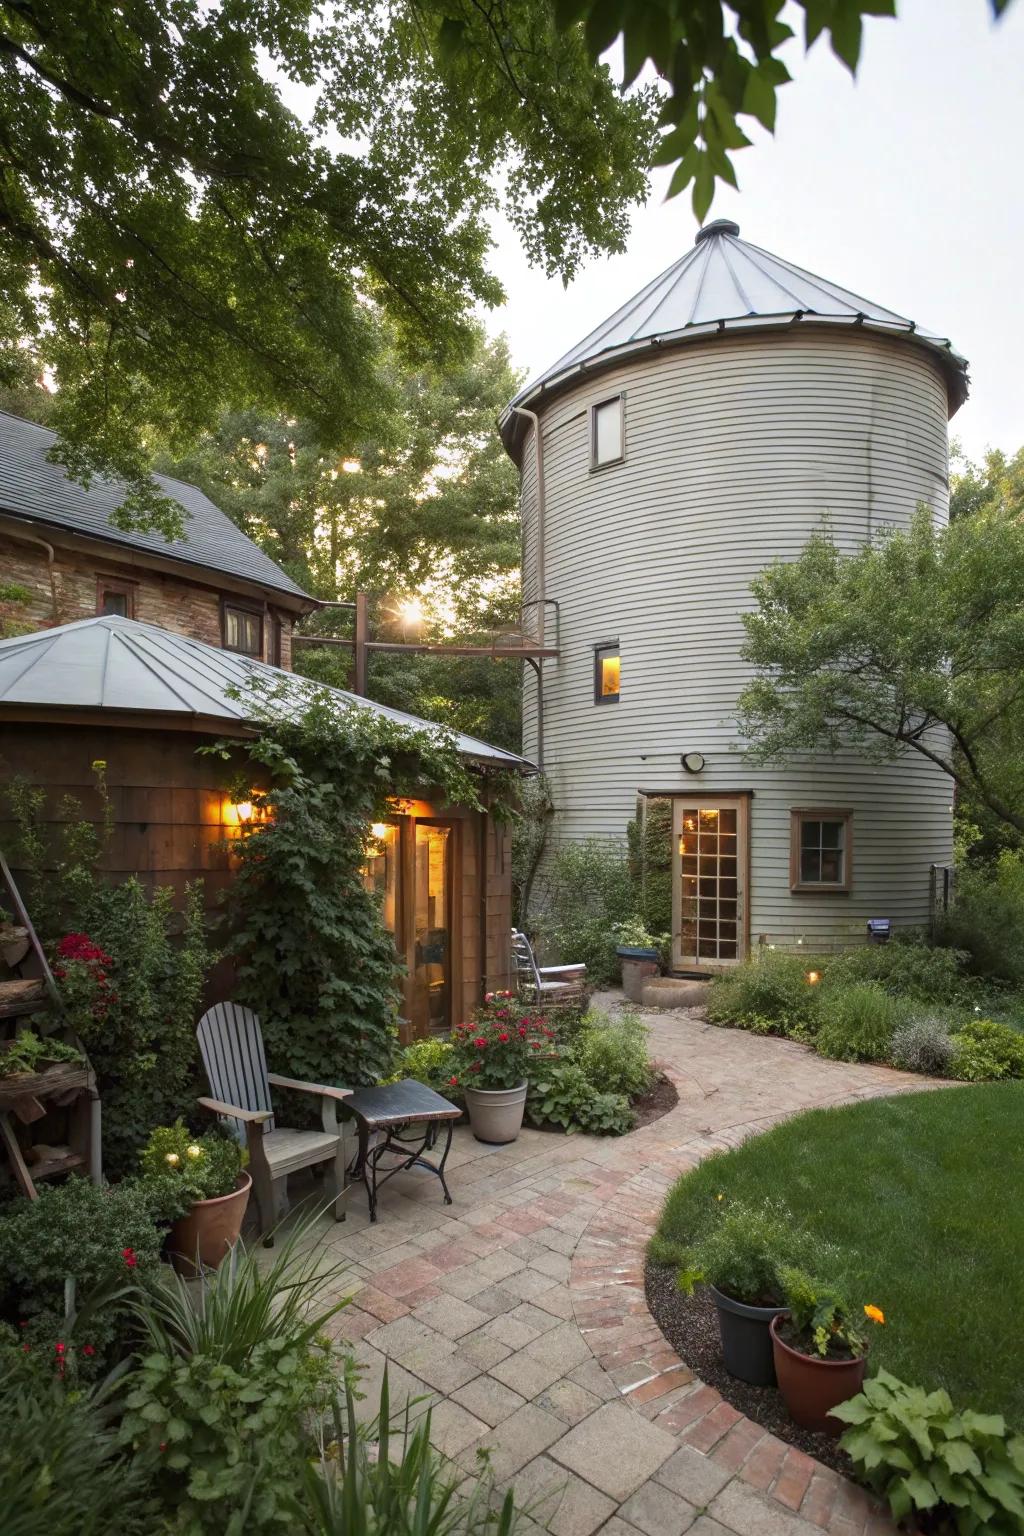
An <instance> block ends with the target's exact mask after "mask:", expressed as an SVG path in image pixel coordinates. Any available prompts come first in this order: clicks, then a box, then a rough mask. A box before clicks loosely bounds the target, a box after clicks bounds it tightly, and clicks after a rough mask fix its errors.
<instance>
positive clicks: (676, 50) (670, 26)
mask: <svg viewBox="0 0 1024 1536" xmlns="http://www.w3.org/2000/svg"><path fill="white" fill-rule="evenodd" d="M989 3H990V6H991V9H992V12H993V14H994V15H995V16H999V15H1001V14H1002V12H1003V11H1005V10H1007V9H1008V8H1009V5H1010V3H1011V0H989ZM554 6H555V14H556V15H557V17H558V19H559V21H560V23H561V24H562V25H563V26H573V25H577V24H579V23H580V22H582V24H583V27H584V34H585V37H586V41H587V46H588V48H589V50H590V55H591V57H592V58H593V59H595V60H597V59H599V58H600V57H601V55H602V54H603V53H604V52H605V51H606V50H607V49H608V48H610V47H611V46H612V44H613V43H614V42H615V41H616V40H617V39H621V41H622V46H623V59H624V71H623V73H624V82H625V84H627V85H629V84H630V83H632V82H633V81H635V80H636V79H637V77H638V76H639V75H640V73H641V71H642V70H643V69H644V67H645V66H646V65H647V64H651V65H653V67H654V69H655V70H656V71H657V73H658V74H659V75H660V76H661V77H662V80H663V81H664V82H665V85H666V88H667V91H666V96H667V99H666V100H665V103H664V107H663V109H662V113H661V119H660V123H661V127H662V129H663V133H662V136H661V140H660V143H659V144H658V147H657V150H656V152H655V155H654V164H655V165H672V166H675V171H674V172H673V175H672V180H671V182H670V184H669V192H668V195H669V197H675V196H676V195H677V194H678V193H680V192H682V191H683V190H684V188H686V187H688V186H690V185H691V184H692V186H693V194H692V196H693V210H694V212H695V214H696V215H697V218H698V219H699V220H700V221H703V219H704V216H705V215H706V213H707V211H708V209H709V208H710V207H711V203H712V200H713V198H714V195H715V185H716V183H717V182H720V181H722V182H725V183H727V185H729V186H730V187H735V186H736V173H735V170H734V169H733V164H732V158H731V157H732V154H733V152H734V151H735V150H738V149H744V148H746V146H747V145H749V143H750V140H749V138H748V137H747V135H746V133H745V132H744V130H743V128H742V127H741V126H740V122H739V119H740V118H745V119H747V122H748V126H749V125H751V124H753V123H757V124H759V125H760V126H761V127H762V128H766V129H767V130H768V132H769V133H773V132H774V131H775V114H776V108H777V104H778V92H779V88H780V86H783V85H785V84H786V83H787V82H788V81H789V80H790V79H791V78H792V77H791V75H790V73H789V70H788V68H787V66H786V64H785V63H784V62H783V60H782V58H781V57H780V55H781V53H782V51H783V49H785V47H786V45H787V44H788V43H790V42H791V41H792V40H793V39H794V38H795V36H796V33H795V31H794V29H793V27H791V26H789V25H788V24H787V22H786V21H784V20H783V19H782V16H783V13H784V12H787V13H788V14H789V17H790V19H792V20H794V21H799V20H800V19H801V16H800V13H801V12H802V21H803V41H804V47H805V49H809V48H810V47H811V46H812V44H814V43H815V42H816V41H817V40H818V38H819V37H821V36H823V35H824V36H827V37H828V40H829V43H830V46H831V48H832V52H833V53H834V54H835V56H836V58H838V59H840V60H841V61H842V63H843V64H845V65H846V67H847V69H848V70H849V71H850V73H851V75H855V74H856V72H857V65H858V63H859V60H860V54H861V46H862V43H863V35H864V21H865V18H867V17H872V16H895V15H896V0H792V3H791V4H788V3H787V0H642V3H640V4H638V3H637V0H554Z"/></svg>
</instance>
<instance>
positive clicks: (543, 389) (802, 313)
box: [502, 219, 967, 439]
mask: <svg viewBox="0 0 1024 1536" xmlns="http://www.w3.org/2000/svg"><path fill="white" fill-rule="evenodd" d="M801 321H803V322H808V323H812V324H815V325H842V326H851V327H853V326H857V327H860V328H862V329H864V330H872V331H883V332H887V333H889V334H894V335H903V336H906V337H907V338H909V339H910V340H912V341H913V342H915V343H916V344H918V345H923V346H925V347H927V348H929V349H930V350H932V351H934V352H936V353H937V354H938V355H939V359H940V361H941V363H942V365H943V368H944V371H945V373H946V376H947V381H948V386H949V397H950V413H951V414H952V412H953V411H955V410H956V409H957V408H958V406H960V405H962V404H963V401H964V400H965V399H966V397H967V363H966V360H965V359H964V358H962V357H960V356H959V355H958V354H957V353H956V352H954V350H953V346H952V343H951V342H950V341H949V340H948V338H946V337H943V336H938V335H935V334H934V333H932V332H931V331H926V330H921V329H920V328H919V327H918V326H917V324H916V323H915V322H914V321H913V320H908V319H907V318H906V316H905V315H898V314H896V313H895V311H894V310H891V309H886V308H885V307H884V305H881V304H875V303H874V302H872V300H870V299H864V298H862V297H861V296H860V295H859V294H856V293H851V292H850V291H849V289H847V288H841V287H840V286H839V285H838V283H832V282H829V281H828V280H827V279H826V278H823V277H816V276H815V274H814V273H813V272H806V271H804V269H803V268H802V267H797V266H794V265H793V263H792V262H791V261H785V260H783V258H782V257H781V256H773V255H772V253H771V252H770V251H765V250H762V248H761V247H760V246H758V245H751V244H750V242H749V241H747V240H741V239H740V230H739V225H738V224H734V223H732V221H731V220H729V219H715V220H714V222H713V223H711V224H708V225H706V226H705V227H704V228H703V229H702V230H700V231H699V233H698V235H697V238H696V240H695V241H694V244H693V246H692V248H691V249H690V250H688V251H687V252H686V254H685V256H682V257H680V259H679V260H678V261H675V262H673V263H672V265H671V266H670V267H669V268H668V269H667V270H666V271H664V272H662V273H661V275H660V276H659V277H656V278H654V279H653V281H652V282H650V283H648V284H647V286H646V287H645V288H642V289H641V290H640V292H639V293H638V294H636V295H635V296H634V297H633V298H631V299H629V300H628V301H627V302H626V303H625V304H623V305H622V306H621V308H619V309H617V310H616V311H615V313H614V314H612V315H609V317H608V319H607V320H604V321H602V323H601V324H600V325H599V326H597V327H596V328H595V329H594V330H593V331H591V332H590V334H589V336H585V337H584V338H583V340H582V341H580V342H578V343H577V344H576V346H574V347H572V348H570V350H569V351H568V352H566V353H565V354H564V356H562V357H560V358H559V359H558V361H557V362H556V363H553V364H552V366H551V367H550V368H548V369H546V370H545V371H544V372H543V373H542V374H540V375H539V376H538V377H537V378H535V379H532V380H531V381H530V383H529V384H527V385H526V387H525V388H524V389H522V390H521V391H520V392H519V394H518V395H517V396H516V397H515V399H514V400H513V401H512V403H511V405H510V406H509V408H508V410H507V411H506V412H505V415H504V417H503V419H502V425H503V428H504V429H505V432H506V439H508V437H509V436H510V435H511V433H510V430H509V429H510V428H511V427H512V426H513V423H514V420H515V417H514V411H513V408H514V407H515V406H522V405H525V406H532V405H534V404H535V402H537V401H538V400H542V399H544V398H545V397H547V396H548V395H550V394H552V393H554V392H556V391H557V390H560V389H562V388H565V387H567V386H568V385H570V384H571V383H573V382H575V381H576V380H577V379H578V378H579V376H580V375H581V374H585V373H589V372H591V371H594V370H596V369H598V368H602V367H611V366H613V365H614V364H616V363H618V362H620V361H622V360H623V359H625V358H628V357H629V356H630V355H631V354H634V353H638V352H642V351H644V350H647V349H649V348H651V347H665V346H673V345H676V344H681V343H683V342H686V341H690V340H696V339H697V338H699V337H707V336H713V335H715V334H719V333H724V332H729V333H737V332H742V331H750V330H764V329H767V328H769V327H773V326H778V325H782V326H791V325H794V324H797V323H799V322H801Z"/></svg>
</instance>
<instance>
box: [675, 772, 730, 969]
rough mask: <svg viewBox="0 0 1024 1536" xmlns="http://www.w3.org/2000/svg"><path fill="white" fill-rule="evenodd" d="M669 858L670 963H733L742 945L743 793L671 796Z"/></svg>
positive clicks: (696, 966)
mask: <svg viewBox="0 0 1024 1536" xmlns="http://www.w3.org/2000/svg"><path fill="white" fill-rule="evenodd" d="M672 861H673V862H672V867H673V879H672V964H673V967H674V968H675V969H676V970H690V969H694V970H696V969H700V970H704V969H709V970H718V969H719V968H721V967H727V966H730V965H735V963H736V962H737V961H738V960H742V959H743V956H744V953H745V950H746V941H745V916H746V898H747V893H746V881H747V799H746V796H738V797H736V798H735V799H732V798H728V797H722V798H716V797H713V796H707V797H704V796H694V797H693V798H692V799H690V798H682V797H681V798H679V799H677V800H675V802H674V811H673V818H672Z"/></svg>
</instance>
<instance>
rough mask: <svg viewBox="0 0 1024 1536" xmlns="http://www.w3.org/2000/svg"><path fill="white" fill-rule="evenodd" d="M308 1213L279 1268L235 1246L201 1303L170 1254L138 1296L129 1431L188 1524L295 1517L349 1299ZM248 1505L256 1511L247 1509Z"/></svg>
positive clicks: (124, 1427) (264, 1528)
mask: <svg viewBox="0 0 1024 1536" xmlns="http://www.w3.org/2000/svg"><path fill="white" fill-rule="evenodd" d="M311 1231H312V1223H310V1222H306V1223H304V1224H302V1225H301V1226H300V1227H299V1228H298V1229H296V1231H295V1232H294V1233H293V1234H292V1236H291V1237H290V1238H289V1240H288V1242H287V1243H286V1244H285V1246H284V1247H283V1248H282V1249H281V1250H280V1251H279V1252H278V1253H277V1256H276V1257H275V1259H274V1262H273V1264H272V1265H271V1266H270V1267H269V1268H268V1267H265V1266H264V1264H263V1263H261V1261H260V1259H259V1257H258V1256H257V1254H256V1253H249V1252H244V1251H243V1252H239V1250H238V1249H237V1248H236V1249H234V1250H233V1251H232V1252H231V1254H230V1255H229V1257H228V1258H227V1259H226V1260H225V1262H224V1263H223V1264H222V1265H221V1266H220V1268H219V1269H218V1270H217V1272H216V1274H215V1275H214V1277H213V1279H212V1280H207V1279H204V1280H203V1282H202V1284H203V1293H202V1297H201V1301H200V1303H199V1304H198V1305H197V1304H196V1302H195V1301H194V1300H193V1297H192V1294H191V1290H190V1287H189V1285H188V1284H187V1283H186V1282H185V1281H184V1280H182V1279H181V1278H180V1277H179V1276H178V1275H176V1274H174V1273H173V1271H170V1270H169V1269H167V1268H166V1267H165V1268H164V1269H163V1270H162V1271H161V1272H160V1273H159V1274H158V1275H156V1276H154V1278H153V1281H152V1282H151V1284H150V1287H149V1289H148V1290H147V1291H145V1292H141V1293H140V1294H139V1295H138V1296H137V1298H136V1300H135V1302H134V1305H133V1311H134V1314H135V1318H136V1322H137V1325H138V1328H139V1330H140V1332H141V1334H142V1337H143V1341H144V1343H143V1347H142V1349H141V1351H140V1357H139V1359H138V1361H137V1364H136V1367H135V1370H134V1371H133V1372H132V1373H131V1375H130V1376H128V1378H127V1379H126V1382H125V1388H126V1394H127V1395H126V1397H125V1414H124V1418H123V1419H122V1421H121V1427H120V1439H121V1443H122V1444H123V1445H124V1446H126V1447H130V1448H131V1450H132V1451H133V1452H134V1453H135V1454H142V1455H143V1456H148V1457H149V1458H150V1459H151V1460H152V1461H154V1462H155V1463H157V1466H158V1470H157V1472H156V1476H155V1487H156V1490H157V1492H158V1495H159V1497H160V1501H161V1504H162V1505H163V1506H164V1508H165V1509H167V1510H168V1511H173V1512H174V1516H175V1519H176V1521H177V1523H176V1524H175V1525H174V1529H175V1530H177V1529H181V1530H182V1531H187V1532H189V1533H196V1536H199V1533H204V1532H209V1533H211V1536H214V1533H216V1536H221V1533H223V1532H224V1531H225V1530H227V1531H235V1530H237V1531H239V1532H241V1531H243V1530H245V1531H249V1530H251V1531H259V1532H272V1531H280V1532H282V1533H284V1532H286V1531H288V1530H290V1529H291V1528H292V1526H291V1517H290V1515H289V1513H288V1510H287V1503H288V1501H289V1500H290V1497H291V1494H292V1492H293V1490H294V1489H295V1487H296V1486H297V1484H298V1483H299V1481H300V1479H301V1468H302V1463H303V1461H304V1460H306V1459H308V1457H309V1456H310V1455H311V1454H312V1451H313V1447H314V1440H313V1430H314V1428H315V1421H316V1419H317V1417H318V1416H323V1415H324V1414H325V1413H326V1412H327V1411H329V1407H330V1403H331V1400H332V1397H333V1393H334V1391H335V1390H336V1388H337V1383H336V1379H335V1371H336V1367H337V1362H336V1361H335V1360H334V1358H333V1354H332V1349H331V1345H330V1341H329V1340H328V1339H327V1338H326V1337H325V1336H324V1328H325V1326H326V1325H327V1323H328V1322H329V1321H330V1319H331V1318H332V1317H333V1316H334V1314H335V1313H336V1312H338V1311H339V1310H340V1308H341V1307H342V1306H343V1305H344V1302H341V1301H337V1300H329V1301H328V1304H327V1305H326V1306H325V1305H322V1304H318V1300H317V1298H318V1295H319V1294H323V1295H325V1296H326V1297H328V1298H330V1297H331V1296H332V1289H331V1287H332V1282H335V1281H336V1280H337V1279H338V1277H339V1276H340V1274H341V1269H342V1266H337V1267H336V1268H334V1269H333V1270H329V1271H328V1272H327V1273H324V1271H323V1268H322V1263H321V1260H320V1259H319V1256H318V1255H317V1253H316V1250H315V1249H313V1250H310V1249H309V1248H308V1246H306V1245H308V1243H309V1237H310V1234H311ZM238 1511H243V1512H244V1517H243V1518H242V1519H241V1520H240V1519H239V1515H238Z"/></svg>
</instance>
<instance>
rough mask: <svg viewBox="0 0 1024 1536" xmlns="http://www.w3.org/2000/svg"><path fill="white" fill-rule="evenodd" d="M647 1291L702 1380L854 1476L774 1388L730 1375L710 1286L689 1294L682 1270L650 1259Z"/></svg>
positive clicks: (657, 1316) (842, 1456) (661, 1323)
mask: <svg viewBox="0 0 1024 1536" xmlns="http://www.w3.org/2000/svg"><path fill="white" fill-rule="evenodd" d="M644 1290H645V1292H646V1296H647V1305H648V1306H649V1307H650V1309H651V1316H652V1317H653V1318H654V1321H655V1322H656V1323H657V1325H658V1327H659V1328H660V1329H661V1331H662V1333H663V1334H664V1335H665V1337H666V1339H668V1342H669V1343H670V1344H671V1345H672V1348H673V1349H674V1350H675V1352H676V1354H677V1355H678V1356H679V1358H680V1360H682V1361H684V1363H685V1364H686V1365H688V1366H689V1367H690V1369H691V1370H692V1371H693V1372H694V1374H695V1375H696V1376H699V1377H700V1379H701V1381H704V1382H707V1384H708V1386H711V1387H715V1388H716V1389H717V1390H718V1391H719V1392H720V1393H721V1394H722V1396H723V1397H724V1398H725V1400H726V1402H727V1403H731V1404H732V1406H733V1407H734V1408H737V1409H738V1410H739V1411H740V1413H743V1414H746V1416H747V1418H748V1419H753V1420H754V1422H755V1423H757V1424H760V1425H761V1426H762V1428H763V1429H767V1430H768V1431H770V1433H771V1434H773V1435H777V1436H778V1438H779V1439H780V1440H785V1441H786V1442H787V1443H788V1444H789V1445H795V1446H797V1447H798V1448H799V1449H800V1450H801V1451H806V1453H807V1455H808V1456H814V1457H816V1458H817V1459H818V1461H821V1462H824V1463H825V1465H826V1466H829V1467H833V1468H834V1469H835V1470H836V1471H837V1472H840V1473H842V1475H843V1476H844V1477H852V1476H853V1468H852V1466H851V1463H850V1458H849V1457H848V1456H847V1455H846V1453H845V1451H841V1450H840V1449H839V1446H838V1445H837V1444H836V1442H835V1440H832V1439H830V1438H829V1437H828V1436H827V1435H817V1434H815V1433H814V1432H813V1431H812V1430H809V1429H801V1428H800V1426H799V1425H798V1424H794V1423H793V1421H792V1419H791V1418H790V1417H789V1415H788V1414H787V1412H786V1409H785V1406H784V1404H783V1401H782V1398H781V1397H780V1395H779V1393H778V1392H777V1390H776V1389H775V1388H774V1387H752V1386H749V1385H748V1384H747V1383H746V1382H745V1381H738V1380H737V1379H736V1377H735V1376H730V1374H729V1372H728V1371H727V1370H726V1368H725V1366H724V1365H723V1364H722V1346H721V1340H720V1338H719V1333H718V1315H717V1313H716V1311H715V1304H714V1302H713V1301H712V1299H711V1295H710V1292H709V1291H708V1290H707V1289H706V1288H705V1287H703V1286H698V1288H697V1289H696V1290H695V1291H694V1292H693V1295H692V1296H684V1295H683V1293H682V1292H681V1291H680V1290H679V1287H678V1285H677V1284H676V1271H675V1268H674V1267H673V1266H672V1265H670V1264H654V1263H652V1262H650V1261H648V1264H647V1268H646V1270H645V1272H644Z"/></svg>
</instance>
